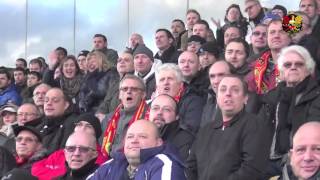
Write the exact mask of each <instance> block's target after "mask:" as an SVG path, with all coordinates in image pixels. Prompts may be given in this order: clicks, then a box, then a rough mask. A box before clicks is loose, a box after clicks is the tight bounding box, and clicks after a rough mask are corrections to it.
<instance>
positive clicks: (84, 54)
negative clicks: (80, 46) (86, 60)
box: [78, 50, 89, 57]
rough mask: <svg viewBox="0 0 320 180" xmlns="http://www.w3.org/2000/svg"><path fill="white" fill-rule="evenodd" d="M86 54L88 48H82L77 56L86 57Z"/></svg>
mask: <svg viewBox="0 0 320 180" xmlns="http://www.w3.org/2000/svg"><path fill="white" fill-rule="evenodd" d="M88 54H89V51H88V50H82V51H80V52H79V54H78V57H79V56H85V57H87V55H88Z"/></svg>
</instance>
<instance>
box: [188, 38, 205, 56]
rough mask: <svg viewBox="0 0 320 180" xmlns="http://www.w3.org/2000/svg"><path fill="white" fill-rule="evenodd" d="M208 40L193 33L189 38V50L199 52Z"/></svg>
mask: <svg viewBox="0 0 320 180" xmlns="http://www.w3.org/2000/svg"><path fill="white" fill-rule="evenodd" d="M204 43H206V40H205V39H203V38H202V37H200V36H197V35H192V36H190V37H189V38H188V43H187V51H190V52H193V53H197V52H198V51H199V49H200V47H201V46H202V45H203V44H204Z"/></svg>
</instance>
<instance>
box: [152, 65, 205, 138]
mask: <svg viewBox="0 0 320 180" xmlns="http://www.w3.org/2000/svg"><path fill="white" fill-rule="evenodd" d="M156 84H157V94H158V95H160V94H167V95H169V96H171V97H172V98H174V99H175V100H176V101H177V103H178V107H179V108H178V115H179V118H180V121H182V122H183V123H184V124H185V125H187V126H188V127H189V128H190V129H192V131H193V132H194V133H196V132H197V131H198V128H199V125H200V118H201V114H202V108H203V106H204V99H203V98H202V97H201V96H200V95H198V94H197V92H196V91H195V90H194V89H193V88H191V87H190V86H185V85H184V83H183V75H182V72H181V70H180V69H179V67H178V66H177V65H175V64H172V63H166V64H163V65H161V66H159V67H158V68H157V69H156Z"/></svg>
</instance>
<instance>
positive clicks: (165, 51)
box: [154, 29, 180, 63]
mask: <svg viewBox="0 0 320 180" xmlns="http://www.w3.org/2000/svg"><path fill="white" fill-rule="evenodd" d="M155 41H156V45H157V48H158V49H159V51H158V52H157V54H156V55H155V56H154V58H156V59H160V60H161V61H162V63H169V62H170V63H177V61H178V56H179V54H180V53H179V52H178V51H176V49H175V46H174V37H173V35H172V34H171V32H170V31H169V30H167V29H158V30H157V31H156V35H155Z"/></svg>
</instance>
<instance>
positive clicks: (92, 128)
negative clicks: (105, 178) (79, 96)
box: [31, 113, 106, 180]
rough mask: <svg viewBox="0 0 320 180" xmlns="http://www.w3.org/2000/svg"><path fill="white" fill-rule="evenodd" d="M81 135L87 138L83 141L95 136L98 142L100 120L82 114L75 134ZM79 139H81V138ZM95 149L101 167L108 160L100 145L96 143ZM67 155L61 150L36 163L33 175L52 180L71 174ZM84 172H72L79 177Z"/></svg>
mask: <svg viewBox="0 0 320 180" xmlns="http://www.w3.org/2000/svg"><path fill="white" fill-rule="evenodd" d="M79 133H82V134H84V135H85V138H82V139H87V140H88V137H91V136H94V137H95V138H96V140H95V141H97V139H99V137H100V136H101V134H102V131H101V125H100V122H99V119H97V118H96V117H95V116H94V115H93V114H91V113H84V114H81V115H80V116H79V117H78V118H77V120H76V121H75V127H74V134H79ZM69 138H70V137H69ZM78 138H79V139H80V137H78ZM94 149H96V153H97V155H98V156H97V158H96V160H95V164H97V165H100V164H102V163H104V162H105V161H106V158H105V157H104V156H103V155H102V153H101V146H100V145H99V144H98V143H96V145H95V146H94ZM65 155H66V154H65V149H59V150H57V151H55V152H53V153H51V154H50V155H49V156H48V157H47V158H45V159H43V160H41V161H38V162H36V163H34V165H33V166H32V170H31V171H32V175H34V176H36V177H38V178H39V179H42V180H51V179H54V178H56V177H59V176H63V175H64V174H69V172H70V170H71V169H70V166H68V167H69V168H67V166H66V163H65V162H66V156H65ZM91 165H93V164H90V168H91V167H92V166H91ZM84 167H85V166H84ZM82 170H83V168H81V169H80V171H77V170H75V171H72V170H71V171H72V172H74V173H75V174H77V175H76V176H78V175H81V174H82V173H81V172H82ZM79 173H80V174H79Z"/></svg>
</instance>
